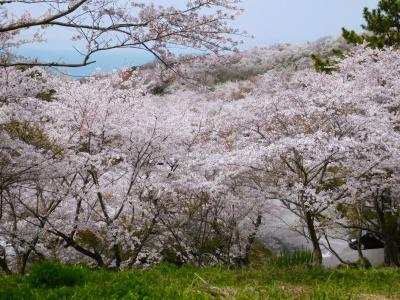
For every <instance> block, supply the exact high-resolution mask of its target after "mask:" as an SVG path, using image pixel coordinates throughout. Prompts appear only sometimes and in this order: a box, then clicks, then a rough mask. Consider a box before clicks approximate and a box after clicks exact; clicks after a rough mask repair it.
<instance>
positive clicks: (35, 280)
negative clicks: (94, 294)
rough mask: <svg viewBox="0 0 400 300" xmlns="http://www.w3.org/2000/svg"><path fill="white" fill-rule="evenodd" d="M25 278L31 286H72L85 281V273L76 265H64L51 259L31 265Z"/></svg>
mask: <svg viewBox="0 0 400 300" xmlns="http://www.w3.org/2000/svg"><path fill="white" fill-rule="evenodd" d="M27 280H28V282H29V283H30V285H31V286H33V287H44V288H55V287H60V286H74V285H78V284H81V283H82V282H84V281H85V273H84V271H83V270H82V269H79V268H76V267H71V266H64V265H61V264H59V263H56V262H52V261H43V262H41V263H39V264H37V265H35V266H33V268H32V271H31V274H30V275H29V276H28V277H27Z"/></svg>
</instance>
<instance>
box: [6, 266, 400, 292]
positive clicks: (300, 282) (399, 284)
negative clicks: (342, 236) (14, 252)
mask: <svg viewBox="0 0 400 300" xmlns="http://www.w3.org/2000/svg"><path fill="white" fill-rule="evenodd" d="M58 269H60V270H58ZM41 272H44V273H47V275H46V274H42V273H41ZM52 276H54V277H55V279H54V280H53V279H51V277H52ZM60 276H61V277H62V276H66V278H67V280H65V281H64V282H63V283H61V281H60V278H61V277H60ZM77 276H79V277H80V279H79V282H78V281H76V278H77ZM68 278H69V279H68ZM63 285H64V286H63ZM386 297H387V298H389V299H399V298H400V270H399V269H383V268H382V269H368V270H366V269H345V268H343V269H337V270H325V269H322V268H311V267H308V266H306V265H296V266H290V265H285V264H281V265H279V267H278V266H276V265H275V264H265V265H264V266H263V267H260V266H259V267H257V268H255V267H253V268H249V269H227V268H224V267H206V268H198V267H193V266H188V265H184V266H182V267H177V266H175V265H171V264H161V265H159V266H156V267H153V268H151V269H148V270H132V271H125V272H110V271H105V270H88V269H84V268H81V267H66V266H60V265H57V264H52V263H45V264H42V265H39V266H38V267H36V268H34V269H33V271H32V273H31V275H29V276H26V277H20V276H4V277H0V299H1V300H3V299H4V300H5V299H29V300H30V299H41V300H42V299H96V300H97V299H148V300H150V299H386Z"/></svg>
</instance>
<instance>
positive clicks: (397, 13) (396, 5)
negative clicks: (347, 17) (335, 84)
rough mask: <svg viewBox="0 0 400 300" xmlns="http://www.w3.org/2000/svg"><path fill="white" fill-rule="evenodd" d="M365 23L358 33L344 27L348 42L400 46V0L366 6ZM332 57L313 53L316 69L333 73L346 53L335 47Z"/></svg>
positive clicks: (383, 1) (374, 45)
mask: <svg viewBox="0 0 400 300" xmlns="http://www.w3.org/2000/svg"><path fill="white" fill-rule="evenodd" d="M363 16H364V20H365V22H366V24H365V25H361V27H362V29H364V31H365V32H364V33H362V34H357V33H356V32H355V31H354V30H347V29H346V28H342V36H343V38H344V39H345V40H346V42H347V43H349V44H353V45H357V44H363V43H365V45H366V46H367V47H371V48H383V47H386V46H389V47H396V48H397V47H399V46H400V0H380V1H379V3H378V7H377V8H376V9H372V10H369V9H368V7H365V8H364V12H363ZM332 54H333V55H332V56H330V57H321V56H319V55H314V54H313V55H311V58H312V60H313V61H314V67H315V70H316V71H318V72H324V73H327V74H332V73H333V72H335V71H337V66H336V64H337V62H338V60H337V59H339V60H340V59H342V58H343V57H344V56H345V54H344V53H343V52H341V51H340V50H337V49H334V50H333V53H332Z"/></svg>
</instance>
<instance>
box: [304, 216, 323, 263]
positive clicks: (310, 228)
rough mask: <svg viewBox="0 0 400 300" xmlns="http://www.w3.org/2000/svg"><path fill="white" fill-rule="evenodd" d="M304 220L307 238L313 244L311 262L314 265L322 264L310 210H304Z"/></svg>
mask: <svg viewBox="0 0 400 300" xmlns="http://www.w3.org/2000/svg"><path fill="white" fill-rule="evenodd" d="M306 222H307V230H308V234H309V238H310V240H311V243H312V246H313V264H314V266H320V265H321V264H322V251H321V247H320V245H319V239H318V237H317V233H316V231H315V226H314V220H313V217H312V216H311V213H310V212H306Z"/></svg>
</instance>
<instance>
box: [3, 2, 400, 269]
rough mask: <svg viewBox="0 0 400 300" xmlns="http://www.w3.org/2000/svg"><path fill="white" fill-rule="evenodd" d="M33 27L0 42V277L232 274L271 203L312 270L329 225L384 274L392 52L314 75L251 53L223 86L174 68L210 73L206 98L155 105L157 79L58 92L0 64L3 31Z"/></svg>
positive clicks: (101, 81)
mask: <svg viewBox="0 0 400 300" xmlns="http://www.w3.org/2000/svg"><path fill="white" fill-rule="evenodd" d="M100 2H102V1H100ZM100 2H99V3H100ZM195 2H196V3H198V4H199V5H200V7H201V6H203V5H205V6H207V4H210V5H211V4H215V5H222V6H223V7H225V6H227V8H230V7H231V6H230V5H228V3H230V2H228V1H195ZM233 2H234V1H233ZM57 3H58V2H57ZM73 3H76V4H78V3H79V2H78V1H76V2H73ZM96 3H98V1H97V2H96ZM104 3H105V2H104ZM104 3H103V4H104ZM107 3H110V2H107ZM193 3H194V2H193ZM193 3H192V4H193ZM58 4H60V5H61V4H65V2H60V3H58ZM71 5H72V4H71ZM71 5H70V6H68V7H69V8H71V7H73V6H71ZM143 9H145V8H143ZM146 9H149V8H148V7H147V8H146ZM60 11H61V10H60ZM85 11H86V10H85ZM4 12H5V10H4V9H3V13H4ZM51 13H52V12H50V13H49V14H50V15H51ZM164 13H165V12H164ZM219 16H220V15H219V13H218V14H217V18H218V17H219ZM192 17H193V18H194V19H195V20H193V22H197V21H198V20H197V18H198V17H199V16H197V15H192ZM199 18H201V17H199ZM220 18H221V19H222V20H223V19H224V18H225V16H220ZM37 20H41V19H40V18H39V19H36V21H32V19H30V18H28V19H27V20H25V19H19V20H18V21H12V20H11V21H8V23H5V24H6V25H2V26H3V28H9V29H10V28H11V29H10V30H8V31H7V30H5V31H3V32H5V33H1V34H0V36H1V38H2V41H3V42H4V44H3V45H6V46H3V48H1V49H2V52H1V55H2V56H1V57H2V58H3V61H4V62H5V63H6V64H7V65H6V66H4V67H3V68H1V69H0V74H1V76H0V87H1V88H0V268H1V270H2V272H4V273H15V272H19V273H22V274H23V273H25V272H26V271H27V270H28V268H29V266H30V265H31V263H33V262H35V261H37V260H42V259H53V260H58V261H60V262H63V263H76V262H84V263H88V264H91V265H94V266H99V267H107V268H114V269H124V268H130V267H133V266H138V265H141V266H146V265H149V264H152V263H155V262H159V261H161V260H166V261H170V262H174V263H177V264H182V263H185V262H192V263H195V264H197V265H200V266H201V265H207V264H216V263H223V264H226V265H229V266H241V265H245V264H246V263H248V256H249V253H250V249H251V247H252V244H253V243H254V241H255V237H256V236H257V234H258V233H259V231H260V230H261V229H262V225H263V224H264V219H263V218H264V216H265V214H266V213H268V212H271V210H273V209H274V204H275V203H279V204H280V206H282V207H284V208H285V209H287V210H288V211H290V212H291V213H292V214H293V215H295V216H296V217H297V219H298V224H297V226H295V227H294V228H293V229H294V230H296V231H297V232H299V233H300V234H302V235H303V236H304V237H305V238H306V239H307V240H309V241H310V243H311V245H312V249H313V254H314V256H313V259H314V264H315V265H319V264H321V262H322V253H321V247H322V244H323V242H324V241H325V240H326V239H328V238H329V233H330V230H331V229H332V228H334V227H337V226H341V227H343V228H348V229H368V230H370V231H372V232H374V233H375V234H376V235H377V236H379V237H380V238H381V239H382V240H383V241H384V245H385V263H386V265H388V266H398V265H399V258H398V253H399V248H398V247H399V246H398V241H397V239H398V237H399V224H400V202H399V198H398V194H399V193H398V186H399V179H400V173H399V171H400V170H399V169H398V166H399V162H398V158H399V157H400V156H399V149H400V148H399V146H400V145H399V142H400V135H399V121H400V120H399V113H398V109H399V93H400V90H399V89H400V82H399V80H400V76H399V72H400V71H399V70H400V52H399V50H397V49H393V48H383V49H370V48H367V49H365V48H363V47H361V46H360V47H356V48H354V49H353V50H352V51H351V52H350V53H349V55H348V57H346V58H345V59H343V60H342V61H341V62H340V63H339V64H338V68H337V72H335V73H333V74H331V75H328V74H324V73H317V72H315V70H313V69H312V67H311V66H310V60H309V59H308V60H306V59H305V57H307V56H308V51H310V47H308V48H307V47H305V48H300V49H301V50H302V51H300V52H299V51H298V49H299V48H298V47H281V48H273V49H263V50H260V49H258V50H254V51H253V52H249V53H247V54H244V55H243V56H241V57H239V58H240V59H238V56H233V57H230V58H229V59H228V60H227V61H228V62H229V64H230V65H231V66H232V68H231V71H232V72H233V73H232V74H233V75H235V76H233V75H232V76H230V77H228V78H224V79H223V80H220V79H221V78H220V77H219V76H220V73H221V71H220V70H221V69H222V70H225V69H226V68H227V66H224V65H223V63H221V62H219V61H216V58H215V57H214V56H208V57H203V58H202V60H201V61H197V62H196V64H193V62H192V63H191V64H190V65H188V64H183V65H182V66H181V68H180V70H179V71H180V72H181V74H182V75H184V76H186V77H187V78H195V79H199V78H200V79H201V77H202V76H204V74H205V72H204V70H205V69H208V70H210V72H209V74H212V76H215V77H212V78H211V79H209V78H205V79H204V80H203V81H202V80H200V83H201V82H203V83H205V84H206V85H205V86H202V85H201V84H200V83H198V84H197V85H196V86H193V85H191V86H190V88H187V87H185V86H183V87H182V86H181V85H180V83H182V82H183V81H182V80H176V81H175V84H172V85H170V87H169V90H168V92H167V93H158V95H154V93H152V91H154V84H159V79H157V76H156V73H155V72H156V69H153V70H150V72H149V69H145V70H132V69H126V70H122V71H119V72H115V73H113V74H110V75H107V76H100V75H96V76H92V77H90V78H87V79H85V80H81V81H73V80H71V79H70V78H68V77H65V76H61V75H55V74H51V73H49V71H48V70H47V69H45V68H43V66H41V65H40V63H39V66H29V67H26V66H24V67H21V65H20V66H13V64H14V60H13V59H11V60H9V58H10V56H8V55H7V53H8V51H9V48H7V47H8V46H7V45H13V47H14V46H15V37H16V36H15V35H14V33H13V32H14V31H16V30H19V28H16V27H18V26H17V25H15V24H23V25H24V26H22V28H25V27H26V26H28V25H27V24H28V23H24V22H31V23H32V22H33V23H35V22H36V23H37ZM15 22H17V23H15ZM36 23H35V24H36ZM29 24H30V23H29ZM157 24H158V23H157ZM162 24H164V23H162ZM159 25H160V24H159ZM32 26H33V25H32ZM91 30H94V29H93V28H91ZM196 30H198V31H196V32H197V34H199V35H198V36H197V38H200V39H207V38H208V39H209V41H210V42H211V41H213V39H214V38H216V37H217V36H214V35H212V36H211V37H210V36H209V35H208V34H207V33H204V32H202V31H201V30H200V29H196ZM10 32H11V33H10ZM225 33H227V32H226V31H223V32H222V34H225ZM203 34H204V35H203ZM225 42H227V43H228V44H230V41H228V40H226V41H225V40H224V39H223V38H222V40H221V44H218V45H219V46H222V45H223V44H224V43H225ZM182 44H184V45H185V42H182ZM328 44H329V43H328ZM319 45H320V44H316V45H314V46H311V49H314V48H313V47H317V48H318V47H319ZM162 46H163V47H166V45H165V44H163V45H162ZM196 46H199V47H202V44H201V43H200V44H196ZM260 53H262V55H263V58H260V59H261V62H262V64H261V65H262V66H261V67H260V60H259V59H257V55H259V54H260ZM282 62H283V63H284V64H285V66H287V67H280V64H282ZM15 64H17V63H15ZM18 64H19V63H18ZM22 65H24V63H22ZM255 65H258V69H257V72H255V73H253V74H251V75H249V76H243V77H242V78H240V77H238V76H236V75H237V74H240V73H241V72H242V71H243V70H251V69H252V68H253V67H254V66H255ZM228 66H229V65H228ZM212 68H214V69H212ZM235 72H236V73H235ZM232 79H233V80H234V81H231V80H232ZM168 80H171V81H173V77H170V78H169V79H168ZM186 82H187V81H186ZM197 82H199V81H197ZM216 83H218V84H216Z"/></svg>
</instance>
